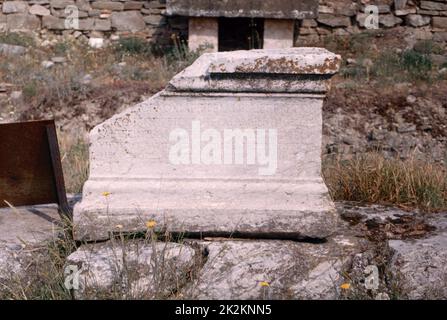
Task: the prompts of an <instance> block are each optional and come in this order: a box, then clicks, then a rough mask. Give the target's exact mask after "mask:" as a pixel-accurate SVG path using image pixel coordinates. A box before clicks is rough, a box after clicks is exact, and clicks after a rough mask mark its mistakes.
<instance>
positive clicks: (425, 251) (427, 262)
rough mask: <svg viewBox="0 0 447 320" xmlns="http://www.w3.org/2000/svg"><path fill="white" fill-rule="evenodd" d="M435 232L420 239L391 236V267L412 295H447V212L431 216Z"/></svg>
mask: <svg viewBox="0 0 447 320" xmlns="http://www.w3.org/2000/svg"><path fill="white" fill-rule="evenodd" d="M429 223H430V224H431V225H433V226H435V227H436V231H435V234H433V235H430V236H429V237H426V238H424V239H417V240H391V241H389V245H390V247H391V248H392V249H393V250H394V251H395V254H394V257H393V259H392V261H391V267H390V271H391V272H392V273H394V274H396V276H399V278H400V282H401V285H402V291H403V293H404V294H405V295H406V296H407V297H408V298H410V299H446V298H447V264H446V261H447V213H439V214H437V216H436V217H434V218H432V219H430V220H429Z"/></svg>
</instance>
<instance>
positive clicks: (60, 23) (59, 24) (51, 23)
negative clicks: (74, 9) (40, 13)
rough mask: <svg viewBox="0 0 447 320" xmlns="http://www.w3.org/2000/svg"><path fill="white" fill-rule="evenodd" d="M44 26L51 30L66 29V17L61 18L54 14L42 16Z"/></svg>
mask: <svg viewBox="0 0 447 320" xmlns="http://www.w3.org/2000/svg"><path fill="white" fill-rule="evenodd" d="M42 27H43V28H46V29H49V30H64V29H65V23H64V19H59V18H56V17H53V16H44V17H42Z"/></svg>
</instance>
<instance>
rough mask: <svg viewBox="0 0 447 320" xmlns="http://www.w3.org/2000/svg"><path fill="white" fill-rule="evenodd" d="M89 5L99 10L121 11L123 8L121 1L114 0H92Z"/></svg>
mask: <svg viewBox="0 0 447 320" xmlns="http://www.w3.org/2000/svg"><path fill="white" fill-rule="evenodd" d="M91 6H92V8H93V9H99V10H110V11H122V10H123V9H124V4H123V3H122V2H115V1H94V2H92V4H91Z"/></svg>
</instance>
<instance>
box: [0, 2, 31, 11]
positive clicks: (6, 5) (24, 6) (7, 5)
mask: <svg viewBox="0 0 447 320" xmlns="http://www.w3.org/2000/svg"><path fill="white" fill-rule="evenodd" d="M2 11H3V13H26V12H27V11H28V3H26V1H5V2H3V5H2Z"/></svg>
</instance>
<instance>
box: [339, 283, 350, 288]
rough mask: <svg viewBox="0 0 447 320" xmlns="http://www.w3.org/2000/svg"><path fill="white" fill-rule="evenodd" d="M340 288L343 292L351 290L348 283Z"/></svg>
mask: <svg viewBox="0 0 447 320" xmlns="http://www.w3.org/2000/svg"><path fill="white" fill-rule="evenodd" d="M340 288H342V289H343V290H349V288H351V285H350V284H349V283H343V284H342V285H341V286H340Z"/></svg>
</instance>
